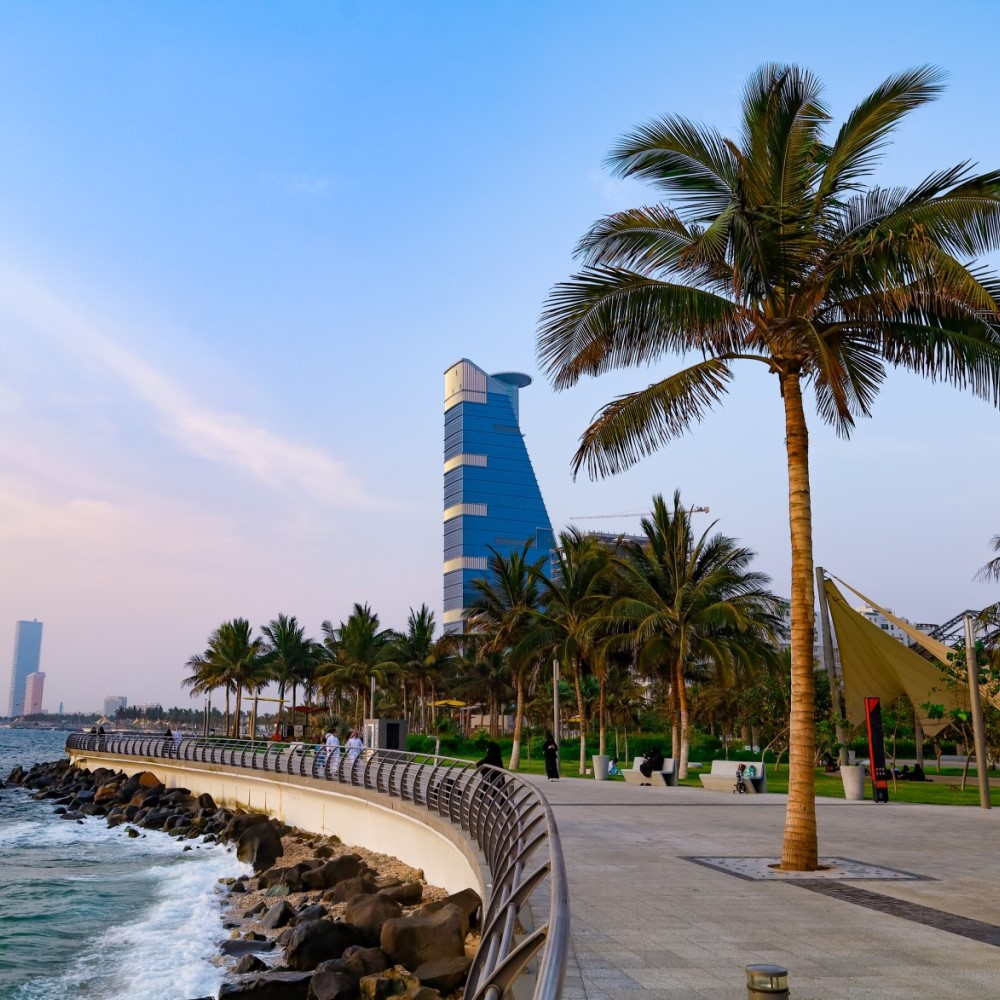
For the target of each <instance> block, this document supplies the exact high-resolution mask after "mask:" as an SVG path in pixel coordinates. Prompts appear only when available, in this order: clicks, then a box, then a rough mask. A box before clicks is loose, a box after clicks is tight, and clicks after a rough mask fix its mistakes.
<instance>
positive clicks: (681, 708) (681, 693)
mask: <svg viewBox="0 0 1000 1000" xmlns="http://www.w3.org/2000/svg"><path fill="white" fill-rule="evenodd" d="M674 686H675V687H676V688H677V715H678V722H679V725H678V727H677V728H678V729H680V736H681V746H680V755H679V756H678V757H675V758H674V759H675V760H676V761H677V777H678V778H686V777H687V776H688V748H689V747H690V744H691V738H690V733H689V732H688V698H687V688H686V687H685V685H684V661H683V660H682V659H681V657H680V656H678V657H677V664H676V667H675V670H674Z"/></svg>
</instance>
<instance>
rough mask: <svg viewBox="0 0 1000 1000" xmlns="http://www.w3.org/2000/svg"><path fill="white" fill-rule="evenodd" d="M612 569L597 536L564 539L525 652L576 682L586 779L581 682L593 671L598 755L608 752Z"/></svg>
mask: <svg viewBox="0 0 1000 1000" xmlns="http://www.w3.org/2000/svg"><path fill="white" fill-rule="evenodd" d="M611 565H612V563H611V550H610V549H609V548H608V547H607V546H606V545H605V544H604V543H603V542H601V541H600V540H598V539H597V538H595V537H594V536H592V535H584V534H582V533H581V532H580V531H578V530H577V529H576V528H571V529H570V530H569V531H564V532H562V533H560V535H559V545H558V547H557V549H556V551H555V554H554V555H553V565H552V573H551V576H549V577H543V576H539V582H540V583H541V584H542V596H541V603H542V607H541V608H540V609H539V610H537V611H534V612H532V614H531V617H532V618H533V619H534V623H533V625H532V627H531V629H530V631H529V633H528V638H527V640H526V645H527V649H526V652H527V650H531V651H533V652H534V653H535V654H536V655H537V654H539V653H542V652H543V651H544V652H546V653H549V654H551V655H554V656H555V657H556V658H557V659H558V660H559V662H560V664H561V666H562V668H563V669H564V670H565V671H566V672H567V673H568V674H569V675H570V676H571V677H572V678H573V685H574V687H575V689H576V707H577V714H578V715H579V718H580V774H584V773H585V771H586V764H587V746H586V732H585V726H584V721H585V719H586V714H587V713H586V704H585V702H584V696H583V677H584V674H585V673H587V671H588V670H590V669H594V670H595V671H596V672H597V674H598V680H599V682H600V688H599V696H598V697H599V707H598V718H599V726H600V749H599V752H600V753H602V754H603V753H604V752H605V749H606V713H605V711H604V708H605V706H604V699H605V683H606V677H607V674H606V671H605V670H604V667H603V657H602V649H601V646H600V643H599V640H600V638H601V637H602V633H601V628H602V627H603V626H605V625H606V624H607V622H606V620H605V619H603V618H602V617H601V615H600V612H601V610H602V609H603V607H604V605H605V603H606V602H607V600H608V595H609V586H610V578H609V572H610V568H611Z"/></svg>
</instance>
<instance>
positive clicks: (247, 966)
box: [233, 955, 267, 974]
mask: <svg viewBox="0 0 1000 1000" xmlns="http://www.w3.org/2000/svg"><path fill="white" fill-rule="evenodd" d="M266 968H267V965H265V964H264V963H263V962H262V961H261V960H260V959H259V958H258V957H257V956H256V955H244V956H243V957H242V958H241V959H240V960H239V961H238V962H237V963H236V964H235V965H234V966H233V972H239V973H241V974H242V973H246V972H263V971H264V970H265V969H266Z"/></svg>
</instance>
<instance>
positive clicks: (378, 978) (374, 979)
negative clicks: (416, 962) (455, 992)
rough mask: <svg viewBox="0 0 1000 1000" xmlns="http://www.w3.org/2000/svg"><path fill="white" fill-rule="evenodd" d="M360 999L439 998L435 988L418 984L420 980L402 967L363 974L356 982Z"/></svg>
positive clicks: (408, 999)
mask: <svg viewBox="0 0 1000 1000" xmlns="http://www.w3.org/2000/svg"><path fill="white" fill-rule="evenodd" d="M358 985H359V987H360V996H361V1000H389V998H390V997H400V998H402V1000H432V998H433V1000H439V997H440V994H439V993H438V992H437V991H436V990H432V989H428V988H426V987H423V986H421V985H420V980H418V979H417V978H416V976H413V975H411V974H410V973H409V972H406V971H405V970H403V969H387V970H386V971H385V972H378V973H376V974H375V975H373V976H365V978H364V979H362V980H361V982H360V983H359V984H358Z"/></svg>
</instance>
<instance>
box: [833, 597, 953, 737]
mask: <svg viewBox="0 0 1000 1000" xmlns="http://www.w3.org/2000/svg"><path fill="white" fill-rule="evenodd" d="M845 586H847V585H846V584H845ZM848 589H850V590H853V589H854V588H853V587H851V588H848ZM854 593H857V591H854ZM826 596H827V601H828V603H829V606H830V617H831V618H832V619H833V627H834V630H835V631H836V633H837V645H838V646H839V647H840V666H841V670H842V672H843V676H844V702H845V705H846V711H847V718H848V719H849V720H850V721H851V722H852V723H853V724H855V725H860V724H861V723H862V722H863V721H864V718H865V698H881V699H882V701H883V702H885V703H888V702H890V701H893V700H894V699H895V698H898V697H899V696H900V695H901V694H905V695H907V697H909V699H910V701H911V702H913V705H914V708H915V709H916V713H917V718H918V719H919V720H920V724H921V726H923V728H924V732H926V733H927V735H928V736H933V735H934V734H935V733H937V732H939V731H940V730H942V729H944V727H945V726H947V725H948V723H949V722H950V721H951V720H950V719H949V718H948V713H949V712H950V711H951V709H953V708H968V692H967V689H966V688H965V687H962V686H959V687H957V688H950V687H948V686H947V684H946V683H945V679H944V676H943V674H942V672H941V670H940V669H939V668H938V667H937V665H936V664H934V663H931V662H930V661H929V660H925V659H924V658H923V657H922V656H921V655H920V654H919V653H915V652H914V651H913V650H912V649H910V648H909V647H908V646H904V645H903V643H901V642H900V641H899V640H898V639H894V638H893V637H892V636H891V635H889V634H888V633H887V632H885V631H883V630H882V629H880V628H879V627H878V626H877V625H874V624H873V623H872V622H870V621H869V620H868V619H867V618H865V616H864V615H862V614H860V613H859V612H857V611H855V610H854V609H853V608H852V607H850V606H849V605H848V603H847V601H846V600H845V599H844V595H843V594H841V592H840V591H839V590H838V589H837V587H836V586H835V585H834V583H833V581H832V580H827V581H826ZM858 596H859V597H862V599H863V600H866V601H867V600H868V599H867V598H866V597H863V595H861V594H858ZM868 603H869V604H870V605H871V606H872V607H875V605H874V604H872V602H871V601H868ZM887 617H888V616H887ZM924 638H925V639H926V638H927V637H926V636H924ZM931 641H932V642H933V641H934V640H931ZM938 645H939V646H941V648H942V649H944V650H947V647H946V646H944V645H943V644H941V643H938ZM945 662H947V661H945ZM924 702H927V703H930V704H934V705H943V706H944V714H945V717H944V718H943V719H931V718H928V716H927V712H926V710H925V709H923V708H921V705H922V704H923V703H924Z"/></svg>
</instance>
